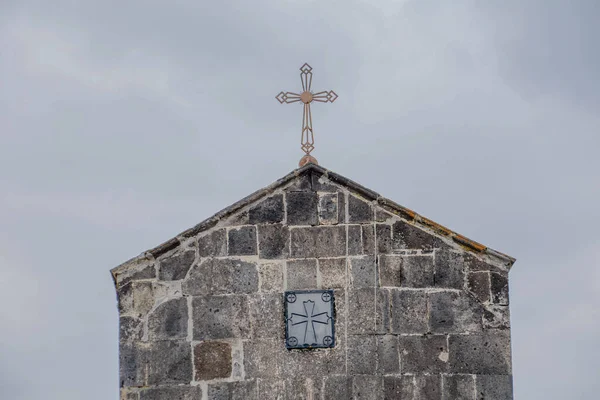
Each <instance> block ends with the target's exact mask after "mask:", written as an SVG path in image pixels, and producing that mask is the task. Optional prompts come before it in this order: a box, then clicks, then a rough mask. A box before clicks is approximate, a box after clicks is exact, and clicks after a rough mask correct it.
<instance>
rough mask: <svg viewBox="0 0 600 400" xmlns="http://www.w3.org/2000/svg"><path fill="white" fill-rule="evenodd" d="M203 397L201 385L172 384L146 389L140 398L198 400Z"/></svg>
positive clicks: (148, 399) (146, 399) (143, 399)
mask: <svg viewBox="0 0 600 400" xmlns="http://www.w3.org/2000/svg"><path fill="white" fill-rule="evenodd" d="M201 398H202V388H200V386H171V387H159V388H149V389H144V390H142V391H141V392H140V400H165V399H169V400H198V399H201Z"/></svg>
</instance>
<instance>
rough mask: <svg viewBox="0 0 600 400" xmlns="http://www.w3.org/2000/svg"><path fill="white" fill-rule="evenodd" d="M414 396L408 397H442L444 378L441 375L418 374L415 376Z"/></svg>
mask: <svg viewBox="0 0 600 400" xmlns="http://www.w3.org/2000/svg"><path fill="white" fill-rule="evenodd" d="M414 384H415V385H414V388H413V397H407V399H427V400H441V399H442V379H441V376H440V375H417V376H415V377H414Z"/></svg>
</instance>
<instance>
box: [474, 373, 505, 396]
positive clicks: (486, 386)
mask: <svg viewBox="0 0 600 400" xmlns="http://www.w3.org/2000/svg"><path fill="white" fill-rule="evenodd" d="M475 381H476V382H477V399H478V400H479V399H485V400H513V384H512V376H510V375H477V376H476V377H475Z"/></svg>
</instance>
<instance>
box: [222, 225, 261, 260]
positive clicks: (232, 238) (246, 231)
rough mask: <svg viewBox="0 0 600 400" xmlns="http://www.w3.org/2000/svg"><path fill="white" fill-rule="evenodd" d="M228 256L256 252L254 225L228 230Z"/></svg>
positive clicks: (250, 254) (247, 254)
mask: <svg viewBox="0 0 600 400" xmlns="http://www.w3.org/2000/svg"><path fill="white" fill-rule="evenodd" d="M228 253H229V255H230V256H252V255H255V254H256V227H255V226H242V227H239V228H232V229H230V230H229V232H228Z"/></svg>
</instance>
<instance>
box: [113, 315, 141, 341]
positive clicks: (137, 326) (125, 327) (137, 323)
mask: <svg viewBox="0 0 600 400" xmlns="http://www.w3.org/2000/svg"><path fill="white" fill-rule="evenodd" d="M143 335H144V328H143V324H142V320H140V319H138V318H134V317H121V318H119V340H121V341H129V340H141V339H142V336H143Z"/></svg>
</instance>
